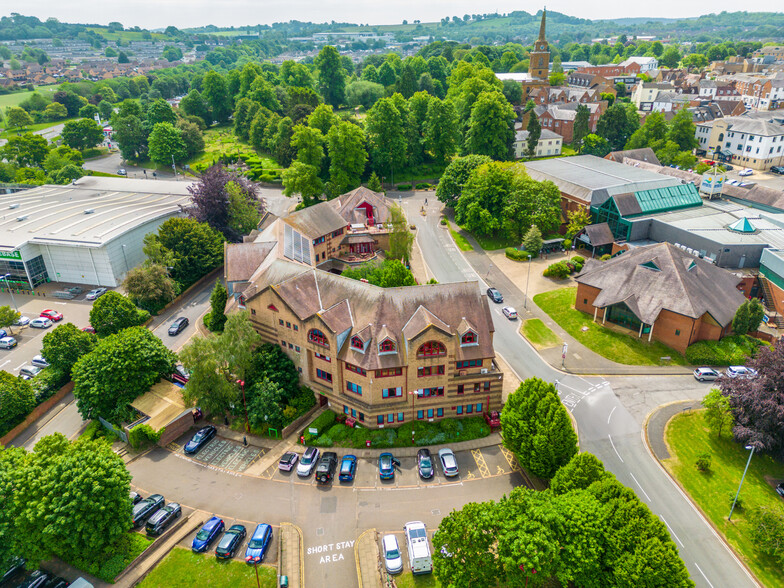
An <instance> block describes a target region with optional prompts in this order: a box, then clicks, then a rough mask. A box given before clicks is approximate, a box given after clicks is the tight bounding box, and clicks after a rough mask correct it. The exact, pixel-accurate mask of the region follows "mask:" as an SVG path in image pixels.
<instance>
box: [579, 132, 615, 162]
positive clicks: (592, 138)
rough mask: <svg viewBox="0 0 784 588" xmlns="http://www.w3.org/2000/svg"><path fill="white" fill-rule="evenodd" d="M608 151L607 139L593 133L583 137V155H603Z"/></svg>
mask: <svg viewBox="0 0 784 588" xmlns="http://www.w3.org/2000/svg"><path fill="white" fill-rule="evenodd" d="M609 152H610V144H609V143H608V142H607V139H605V138H604V137H600V136H599V135H596V134H594V133H591V134H589V135H586V136H585V139H583V148H582V154H583V155H595V156H597V157H604V156H605V155H607V154H608V153H609Z"/></svg>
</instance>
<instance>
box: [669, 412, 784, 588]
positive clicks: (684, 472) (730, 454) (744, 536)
mask: <svg viewBox="0 0 784 588" xmlns="http://www.w3.org/2000/svg"><path fill="white" fill-rule="evenodd" d="M665 438H666V441H667V445H668V447H669V449H670V452H671V453H672V457H671V458H670V459H666V460H664V466H665V467H666V468H667V469H668V470H669V471H670V472H671V473H672V474H673V475H674V476H675V478H676V479H677V480H678V481H679V482H680V483H681V485H682V486H683V487H684V488H685V490H686V492H688V493H689V495H690V496H691V498H692V499H693V500H694V501H695V502H696V503H697V504H698V505H699V507H700V508H701V509H702V511H703V512H704V513H705V514H706V515H707V517H708V518H709V519H710V520H711V521H712V522H713V524H714V525H715V526H716V528H718V530H719V531H720V532H721V533H722V534H723V535H724V537H725V538H726V539H727V540H728V541H729V543H730V544H731V545H732V547H733V548H734V549H735V551H736V552H737V553H738V554H739V555H740V557H741V558H742V559H743V560H744V561H745V562H746V563H747V564H748V566H749V567H750V568H751V571H752V572H753V573H754V575H755V576H756V577H757V579H758V580H759V581H760V582H762V584H764V585H765V586H770V587H773V586H784V571H782V569H781V564H780V563H779V562H778V561H777V560H776V559H774V558H772V557H769V556H767V555H764V554H762V553H760V552H759V551H758V550H757V549H756V548H755V546H754V543H753V541H752V540H751V537H750V531H751V530H750V528H749V522H748V520H747V519H746V514H747V512H748V511H749V510H750V507H751V506H752V505H754V506H769V507H771V508H774V509H779V508H781V498H780V497H779V496H778V494H776V491H775V490H774V485H772V484H771V482H772V481H773V480H775V481H779V480H782V479H784V464H781V463H778V462H776V461H775V460H773V459H772V458H771V457H770V456H768V455H764V454H757V453H755V455H754V457H753V458H752V460H751V465H750V466H749V471H748V473H747V474H746V479H745V480H744V482H743V488H742V490H741V494H740V499H741V500H742V504H743V507H744V508H742V509H740V510H739V509H738V507H737V506H736V507H735V511H734V512H733V513H732V521H727V516H728V515H729V512H730V508H731V506H732V498H733V497H734V496H735V493H736V492H737V490H738V484H739V483H740V479H741V476H742V475H743V469H744V468H745V466H746V461H747V460H748V451H746V449H744V447H743V446H742V445H740V444H739V443H736V442H735V441H733V440H732V438H731V437H730V435H729V433H728V432H725V433H724V436H723V437H722V438H719V437H717V436H716V435H715V434H712V433H710V432H709V430H708V426H707V423H706V422H705V413H704V411H697V412H693V413H691V414H682V415H678V416H676V417H675V418H673V419H672V420H671V421H670V423H669V424H668V425H667V429H666V431H665ZM704 453H708V454H710V455H711V457H712V464H711V469H710V471H709V472H706V473H703V472H700V471H699V470H697V468H696V467H695V465H694V463H695V461H696V460H697V458H698V457H699V456H700V455H702V454H704Z"/></svg>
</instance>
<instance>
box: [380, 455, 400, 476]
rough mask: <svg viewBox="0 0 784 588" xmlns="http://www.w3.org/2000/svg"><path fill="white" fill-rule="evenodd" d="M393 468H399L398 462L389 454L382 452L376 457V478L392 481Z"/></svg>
mask: <svg viewBox="0 0 784 588" xmlns="http://www.w3.org/2000/svg"><path fill="white" fill-rule="evenodd" d="M395 466H400V462H399V461H398V460H396V459H395V456H394V455H392V454H391V453H389V452H384V453H382V454H381V455H379V456H378V476H379V477H380V478H381V479H382V480H394V478H395Z"/></svg>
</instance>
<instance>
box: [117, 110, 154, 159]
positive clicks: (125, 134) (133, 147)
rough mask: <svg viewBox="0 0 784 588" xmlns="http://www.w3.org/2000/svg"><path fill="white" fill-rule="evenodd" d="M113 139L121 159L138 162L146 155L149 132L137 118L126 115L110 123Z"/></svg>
mask: <svg viewBox="0 0 784 588" xmlns="http://www.w3.org/2000/svg"><path fill="white" fill-rule="evenodd" d="M112 128H113V129H114V134H113V138H114V140H115V141H117V143H118V145H119V146H120V153H121V154H122V156H123V159H131V160H138V159H141V158H142V157H144V156H145V155H146V154H147V137H148V135H149V130H147V129H146V128H145V126H144V125H143V124H142V121H141V119H140V118H139V117H138V116H134V115H128V116H124V117H120V118H116V119H114V120H113V121H112Z"/></svg>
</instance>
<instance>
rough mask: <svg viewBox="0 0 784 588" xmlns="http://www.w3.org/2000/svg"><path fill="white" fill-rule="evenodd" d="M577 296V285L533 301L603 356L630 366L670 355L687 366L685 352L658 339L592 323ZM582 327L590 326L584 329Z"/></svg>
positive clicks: (562, 326)
mask: <svg viewBox="0 0 784 588" xmlns="http://www.w3.org/2000/svg"><path fill="white" fill-rule="evenodd" d="M576 295H577V288H561V289H559V290H551V291H549V292H542V293H541V294H537V295H536V296H534V302H535V303H536V305H537V306H538V307H539V308H541V309H542V310H543V311H544V312H546V313H547V314H548V315H549V316H550V318H551V319H553V320H554V321H555V322H556V323H558V324H559V325H560V326H561V328H563V329H564V330H565V331H566V332H567V333H569V334H570V335H571V336H572V337H574V338H575V339H577V340H578V341H579V342H580V343H582V344H583V345H585V346H586V347H587V348H588V349H590V350H591V351H593V352H595V353H598V354H599V355H601V356H602V357H606V358H607V359H610V360H612V361H615V362H617V363H623V364H627V365H659V364H660V358H662V357H665V356H669V357H671V358H672V360H671V361H670V363H671V364H673V365H688V364H687V363H686V359H685V358H684V357H683V355H681V354H680V353H678V352H677V351H675V350H674V349H671V348H670V347H667V346H666V345H663V344H661V343H659V342H658V341H651V342H650V343H648V341H647V340H645V339H638V338H637V337H633V336H631V335H626V334H624V333H618V332H616V331H613V330H611V329H608V328H605V327H603V326H602V325H601V324H600V323H598V322H597V323H595V322H593V317H592V316H590V315H587V314H585V313H583V312H580V311H579V310H575V308H574V300H575V296H576ZM583 327H587V329H586V330H585V331H583V330H582V329H583Z"/></svg>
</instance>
